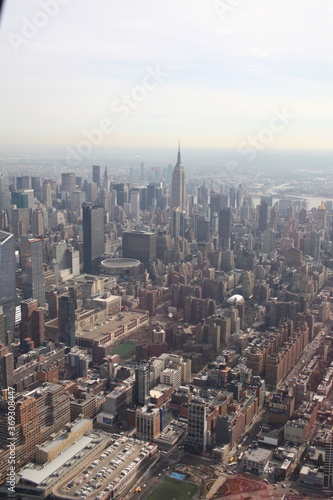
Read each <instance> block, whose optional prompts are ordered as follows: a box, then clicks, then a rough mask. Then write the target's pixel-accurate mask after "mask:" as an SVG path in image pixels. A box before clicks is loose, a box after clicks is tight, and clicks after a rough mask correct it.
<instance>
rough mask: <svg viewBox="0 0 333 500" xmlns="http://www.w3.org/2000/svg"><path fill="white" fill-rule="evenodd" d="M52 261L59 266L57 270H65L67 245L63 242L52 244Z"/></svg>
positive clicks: (66, 266) (66, 265)
mask: <svg viewBox="0 0 333 500" xmlns="http://www.w3.org/2000/svg"><path fill="white" fill-rule="evenodd" d="M51 253H52V259H54V260H55V261H56V262H57V263H58V264H59V270H63V269H67V268H68V267H69V266H68V262H67V243H66V241H65V240H62V241H57V242H55V243H52V246H51Z"/></svg>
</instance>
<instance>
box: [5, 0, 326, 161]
mask: <svg viewBox="0 0 333 500" xmlns="http://www.w3.org/2000/svg"><path fill="white" fill-rule="evenodd" d="M52 9H53V10H52ZM147 13H148V14H147ZM332 15H333V12H332V5H330V4H329V2H328V1H327V2H326V1H325V2H322V3H321V9H318V8H317V7H316V6H314V5H313V3H312V2H310V1H305V2H304V1H303V2H300V1H298V0H295V1H294V2H293V4H292V5H290V3H288V2H287V1H285V0H283V1H282V2H281V1H280V2H276V1H275V2H270V5H269V6H267V2H266V4H265V2H264V1H263V0H253V1H252V2H250V3H248V2H235V1H231V0H226V1H216V0H206V1H203V0H197V1H193V0H192V1H191V2H190V1H187V0H184V1H183V2H181V4H179V2H178V3H176V2H175V1H171V2H168V4H165V5H164V4H158V6H157V5H156V3H154V2H152V1H151V0H146V1H145V2H144V3H143V4H141V5H140V7H139V6H138V5H136V3H135V2H134V1H130V2H127V3H126V6H123V5H119V4H115V3H112V2H111V3H110V2H101V3H100V5H99V6H98V7H97V8H95V9H94V10H92V9H89V4H88V3H87V2H86V1H85V0H83V1H82V2H81V3H80V7H78V4H77V2H75V1H72V2H70V1H64V0H61V1H60V0H53V1H52V2H51V1H49V2H46V1H42V0H40V1H39V2H37V1H31V2H29V3H27V2H22V1H20V2H15V4H12V3H9V2H7V3H6V5H5V8H4V11H3V16H2V23H1V54H2V59H3V70H4V74H5V75H6V78H4V79H3V80H2V83H1V90H2V93H3V95H6V102H4V103H3V113H2V123H1V125H2V130H3V133H2V143H3V144H7V145H15V144H26V145H29V144H53V145H61V146H63V147H64V156H65V153H66V148H67V147H69V146H72V147H76V146H77V145H78V144H79V143H80V141H83V140H86V138H87V136H88V137H90V138H91V137H92V138H93V139H91V140H92V141H93V140H95V142H96V149H97V148H98V146H99V145H100V146H119V147H121V146H139V145H140V146H146V147H149V146H160V147H166V146H167V147H170V146H172V145H174V144H175V139H176V140H177V138H178V137H179V136H180V137H181V140H182V146H183V148H185V147H193V146H197V145H201V146H202V147H207V148H210V147H230V148H235V149H236V150H237V149H242V148H243V150H244V148H246V147H247V144H248V138H258V136H259V135H260V134H261V133H262V131H263V130H264V129H265V130H266V135H265V132H264V133H263V136H262V137H263V138H264V141H266V142H265V143H264V144H263V145H264V146H265V147H267V148H305V149H308V148H309V149H316V148H323V149H325V148H327V149H329V148H330V147H331V141H330V135H329V132H328V130H329V129H330V126H331V124H332V118H331V116H332V113H331V106H332V105H331V100H330V86H329V76H330V75H329V70H328V67H329V63H330V61H331V59H332V55H333V54H332V52H333V51H332V46H333V40H332V38H333V37H332V35H331V21H332ZM128 96H129V97H128ZM277 115H278V116H280V117H281V116H282V117H284V119H283V118H282V121H281V120H279V121H278V122H277V120H276V116H277ZM286 117H287V118H286ZM287 122H288V123H287ZM27 124H29V126H28V127H27ZM272 125H273V126H272ZM267 129H269V130H270V131H271V132H268V135H267ZM96 130H99V131H101V132H100V134H97V135H96V134H95V135H94V134H92V135H91V131H96ZM97 143H98V144H97ZM5 154H6V151H5Z"/></svg>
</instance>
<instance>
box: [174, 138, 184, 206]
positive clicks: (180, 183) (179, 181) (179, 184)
mask: <svg viewBox="0 0 333 500" xmlns="http://www.w3.org/2000/svg"><path fill="white" fill-rule="evenodd" d="M171 184H172V185H171V208H177V207H179V208H180V210H181V211H182V212H183V211H186V193H185V171H184V167H183V165H182V160H181V156H180V146H179V148H178V157H177V164H176V165H175V168H174V169H173V174H172V183H171Z"/></svg>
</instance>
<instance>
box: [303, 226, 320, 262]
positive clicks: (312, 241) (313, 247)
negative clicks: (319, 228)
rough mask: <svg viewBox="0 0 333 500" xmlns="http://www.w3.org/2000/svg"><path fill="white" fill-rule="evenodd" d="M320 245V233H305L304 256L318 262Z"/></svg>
mask: <svg viewBox="0 0 333 500" xmlns="http://www.w3.org/2000/svg"><path fill="white" fill-rule="evenodd" d="M320 245H321V236H320V233H317V232H315V231H311V232H310V233H306V234H305V237H304V254H305V255H310V256H311V257H313V258H314V259H315V260H319V258H320Z"/></svg>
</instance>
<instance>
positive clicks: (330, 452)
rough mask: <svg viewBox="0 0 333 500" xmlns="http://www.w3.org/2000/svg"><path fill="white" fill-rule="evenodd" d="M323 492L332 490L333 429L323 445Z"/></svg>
mask: <svg viewBox="0 0 333 500" xmlns="http://www.w3.org/2000/svg"><path fill="white" fill-rule="evenodd" d="M323 486H324V491H332V490H333V427H332V429H331V431H330V433H329V435H328V438H327V441H326V444H325V464H324V484H323Z"/></svg>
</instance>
